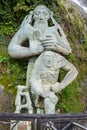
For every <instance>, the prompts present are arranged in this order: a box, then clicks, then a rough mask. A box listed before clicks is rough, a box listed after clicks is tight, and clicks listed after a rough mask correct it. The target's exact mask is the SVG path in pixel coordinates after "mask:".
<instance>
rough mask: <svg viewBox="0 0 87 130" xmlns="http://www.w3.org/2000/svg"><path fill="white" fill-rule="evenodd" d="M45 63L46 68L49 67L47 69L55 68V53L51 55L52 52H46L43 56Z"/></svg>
mask: <svg viewBox="0 0 87 130" xmlns="http://www.w3.org/2000/svg"><path fill="white" fill-rule="evenodd" d="M43 61H44V64H45V66H47V67H51V66H53V63H54V55H53V53H51V52H50V51H46V52H45V53H44V54H43Z"/></svg>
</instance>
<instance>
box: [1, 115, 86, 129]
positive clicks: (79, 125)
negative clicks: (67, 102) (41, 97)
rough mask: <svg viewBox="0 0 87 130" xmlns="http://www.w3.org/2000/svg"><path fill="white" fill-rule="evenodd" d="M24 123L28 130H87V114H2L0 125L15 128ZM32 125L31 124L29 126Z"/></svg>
mask: <svg viewBox="0 0 87 130" xmlns="http://www.w3.org/2000/svg"><path fill="white" fill-rule="evenodd" d="M21 121H22V124H23V122H26V124H27V125H30V127H27V128H26V130H28V128H29V130H30V129H31V130H87V114H83V113H82V114H81V113H79V114H29V115H26V114H12V113H1V114H0V124H3V125H9V126H11V125H12V127H11V128H10V130H15V129H14V128H15V127H16V126H17V125H18V124H19V123H20V122H21ZM29 123H30V124H29ZM0 130H2V129H0Z"/></svg>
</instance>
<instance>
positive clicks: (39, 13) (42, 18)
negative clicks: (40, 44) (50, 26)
mask: <svg viewBox="0 0 87 130" xmlns="http://www.w3.org/2000/svg"><path fill="white" fill-rule="evenodd" d="M51 14H52V12H51V11H50V10H49V9H48V8H47V7H46V6H44V5H39V6H37V7H36V8H35V9H34V12H33V19H34V20H35V21H37V22H39V23H44V22H46V21H48V19H49V18H50V15H51Z"/></svg>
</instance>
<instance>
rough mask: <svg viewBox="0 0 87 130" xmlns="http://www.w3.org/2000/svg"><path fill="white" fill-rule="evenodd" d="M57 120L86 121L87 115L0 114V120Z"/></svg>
mask: <svg viewBox="0 0 87 130" xmlns="http://www.w3.org/2000/svg"><path fill="white" fill-rule="evenodd" d="M38 118H39V119H50V120H51V119H57V120H68V119H69V120H73V119H74V120H87V114H83V113H78V114H17V113H0V120H21V121H22V120H30V121H32V120H34V119H38Z"/></svg>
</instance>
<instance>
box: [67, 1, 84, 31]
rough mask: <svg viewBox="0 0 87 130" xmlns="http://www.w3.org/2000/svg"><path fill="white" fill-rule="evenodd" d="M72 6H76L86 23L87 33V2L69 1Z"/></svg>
mask: <svg viewBox="0 0 87 130" xmlns="http://www.w3.org/2000/svg"><path fill="white" fill-rule="evenodd" d="M69 1H70V2H71V3H72V4H74V5H75V6H76V7H77V8H78V10H79V11H80V13H81V15H82V17H83V19H84V23H85V28H86V31H87V0H69Z"/></svg>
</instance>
